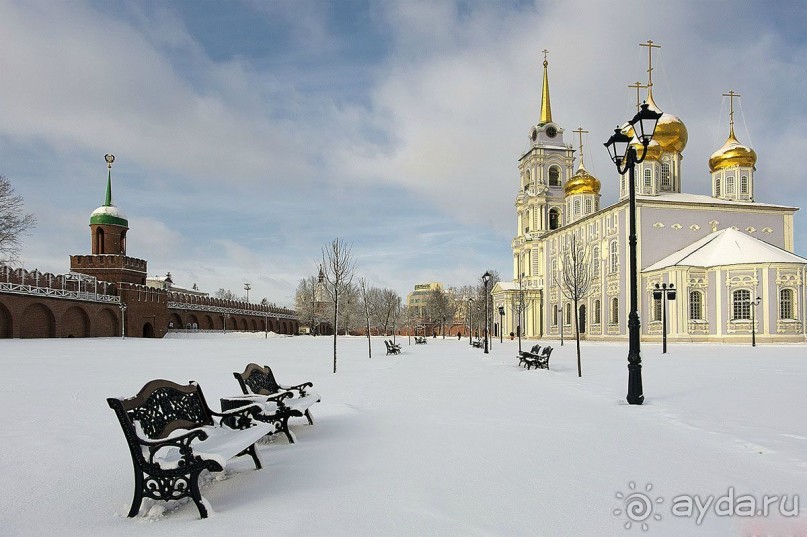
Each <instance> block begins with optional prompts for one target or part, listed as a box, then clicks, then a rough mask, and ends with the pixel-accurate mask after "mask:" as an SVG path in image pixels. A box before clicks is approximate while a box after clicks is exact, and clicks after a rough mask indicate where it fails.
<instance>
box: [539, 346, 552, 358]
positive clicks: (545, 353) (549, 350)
mask: <svg viewBox="0 0 807 537" xmlns="http://www.w3.org/2000/svg"><path fill="white" fill-rule="evenodd" d="M550 354H552V347H549V346H547V347H544V350H542V351H541V356H549V355H550Z"/></svg>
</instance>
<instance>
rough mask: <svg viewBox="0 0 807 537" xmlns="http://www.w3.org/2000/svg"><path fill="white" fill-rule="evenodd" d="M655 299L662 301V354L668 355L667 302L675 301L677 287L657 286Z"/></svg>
mask: <svg viewBox="0 0 807 537" xmlns="http://www.w3.org/2000/svg"><path fill="white" fill-rule="evenodd" d="M653 298H654V299H656V300H661V353H662V354H667V301H668V300H675V285H674V284H672V283H671V284H670V285H669V287H668V286H667V284H666V283H662V284H661V286H659V284H656V289H655V290H654V291H653Z"/></svg>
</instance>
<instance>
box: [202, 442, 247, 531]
mask: <svg viewBox="0 0 807 537" xmlns="http://www.w3.org/2000/svg"><path fill="white" fill-rule="evenodd" d="M252 447H253V449H254V448H255V445H254V444H253V445H252ZM200 473H202V472H201V471H199V472H193V473H192V474H191V498H193V503H195V504H196V509H198V510H199V516H200V517H202V518H207V508H206V507H205V502H203V501H202V493H201V492H199V474H200Z"/></svg>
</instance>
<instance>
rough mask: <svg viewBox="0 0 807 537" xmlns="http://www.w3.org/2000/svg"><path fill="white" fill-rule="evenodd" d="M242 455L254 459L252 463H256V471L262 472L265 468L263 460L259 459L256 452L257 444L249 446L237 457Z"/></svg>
mask: <svg viewBox="0 0 807 537" xmlns="http://www.w3.org/2000/svg"><path fill="white" fill-rule="evenodd" d="M241 455H249V456H250V457H252V461H253V462H254V463H255V469H256V470H260V469H261V468H263V466H261V460H260V459H259V458H258V452H257V451H255V444H252V445H251V446H249V447H248V448H247V449H245V450H244V451H242V452H241V453H239V454H238V455H236V457H240V456H241Z"/></svg>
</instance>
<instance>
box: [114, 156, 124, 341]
mask: <svg viewBox="0 0 807 537" xmlns="http://www.w3.org/2000/svg"><path fill="white" fill-rule="evenodd" d="M113 158H114V157H113ZM118 307H119V308H120V338H121V339H126V304H124V303H123V302H121V303H120V304H118Z"/></svg>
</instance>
